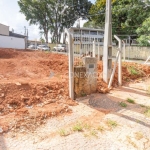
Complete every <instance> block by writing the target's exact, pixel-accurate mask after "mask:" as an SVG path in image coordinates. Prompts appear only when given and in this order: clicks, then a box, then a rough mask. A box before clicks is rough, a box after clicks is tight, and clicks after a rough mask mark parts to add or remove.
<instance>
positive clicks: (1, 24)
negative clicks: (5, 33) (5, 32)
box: [0, 23, 9, 27]
mask: <svg viewBox="0 0 150 150" xmlns="http://www.w3.org/2000/svg"><path fill="white" fill-rule="evenodd" d="M0 25H3V26H6V27H9V26H7V25H5V24H2V23H0Z"/></svg>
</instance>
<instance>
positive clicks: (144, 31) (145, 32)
mask: <svg viewBox="0 0 150 150" xmlns="http://www.w3.org/2000/svg"><path fill="white" fill-rule="evenodd" d="M136 32H137V34H138V35H139V38H138V39H137V41H138V42H139V44H140V45H141V46H150V43H149V42H148V41H150V17H149V18H147V19H146V20H145V21H144V22H143V24H142V26H141V27H139V28H138V29H137V30H136Z"/></svg>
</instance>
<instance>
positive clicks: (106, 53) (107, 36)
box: [103, 0, 112, 83]
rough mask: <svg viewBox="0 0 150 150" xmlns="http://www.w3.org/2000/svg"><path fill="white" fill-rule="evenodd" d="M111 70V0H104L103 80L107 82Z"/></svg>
mask: <svg viewBox="0 0 150 150" xmlns="http://www.w3.org/2000/svg"><path fill="white" fill-rule="evenodd" d="M111 72H112V12H111V0H106V16H105V33H104V48H103V80H104V81H105V82H106V83H108V82H109V81H108V80H109V79H110V75H111Z"/></svg>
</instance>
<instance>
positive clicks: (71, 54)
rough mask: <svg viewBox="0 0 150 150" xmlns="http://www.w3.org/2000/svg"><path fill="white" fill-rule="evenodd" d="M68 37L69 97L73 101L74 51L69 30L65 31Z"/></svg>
mask: <svg viewBox="0 0 150 150" xmlns="http://www.w3.org/2000/svg"><path fill="white" fill-rule="evenodd" d="M66 33H67V35H68V52H69V96H70V98H71V99H74V65H73V63H74V50H73V37H72V35H71V29H69V30H67V29H66Z"/></svg>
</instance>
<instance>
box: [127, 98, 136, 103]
mask: <svg viewBox="0 0 150 150" xmlns="http://www.w3.org/2000/svg"><path fill="white" fill-rule="evenodd" d="M127 102H128V103H132V104H135V101H134V100H133V99H131V98H128V99H127Z"/></svg>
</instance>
